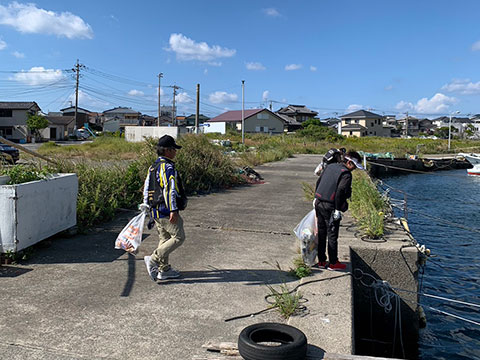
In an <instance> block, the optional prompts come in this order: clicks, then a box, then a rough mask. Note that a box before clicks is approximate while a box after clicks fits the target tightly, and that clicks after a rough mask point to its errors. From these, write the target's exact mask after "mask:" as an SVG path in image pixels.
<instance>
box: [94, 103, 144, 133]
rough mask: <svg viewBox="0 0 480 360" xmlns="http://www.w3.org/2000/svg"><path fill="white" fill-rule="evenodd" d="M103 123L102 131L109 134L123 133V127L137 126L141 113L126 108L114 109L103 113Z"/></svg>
mask: <svg viewBox="0 0 480 360" xmlns="http://www.w3.org/2000/svg"><path fill="white" fill-rule="evenodd" d="M103 116H104V117H105V122H104V124H103V130H104V131H109V132H116V131H124V130H125V126H138V125H141V124H140V116H141V113H139V112H138V111H135V110H132V108H128V107H116V108H113V109H109V110H105V111H104V112H103Z"/></svg>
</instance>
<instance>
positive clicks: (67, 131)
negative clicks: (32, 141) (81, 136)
mask: <svg viewBox="0 0 480 360" xmlns="http://www.w3.org/2000/svg"><path fill="white" fill-rule="evenodd" d="M45 118H46V119H47V120H48V127H47V128H46V129H43V130H42V131H41V136H42V138H44V139H50V140H65V139H68V137H69V136H70V135H73V134H74V132H75V116H66V115H65V116H63V115H61V114H60V115H58V113H48V114H47V116H45Z"/></svg>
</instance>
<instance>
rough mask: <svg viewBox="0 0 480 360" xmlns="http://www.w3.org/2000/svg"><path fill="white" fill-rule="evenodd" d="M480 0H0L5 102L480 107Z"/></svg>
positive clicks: (425, 109) (153, 108)
mask: <svg viewBox="0 0 480 360" xmlns="http://www.w3.org/2000/svg"><path fill="white" fill-rule="evenodd" d="M479 14H480V1H476V0H461V1H444V0H440V1H418V0H416V1H410V0H404V1H393V0H392V1H385V0H382V1H380V0H379V1H359V0H350V1H341V0H337V1H335V0H328V1H324V0H316V1H313V0H311V1H307V0H305V1H302V0H297V1H281V0H277V1H261V0H257V1H253V0H244V1H230V0H222V1H220V0H214V1H209V0H205V1H198V0H192V1H191V0H184V1H163V0H144V1H136V2H131V1H129V2H120V1H110V0H101V1H95V2H93V1H83V2H78V1H75V2H74V1H66V0H62V1H59V0H46V1H36V2H23V1H20V0H19V1H16V2H15V1H2V0H0V101H37V103H38V104H39V105H40V107H41V108H42V110H43V111H45V112H47V111H58V110H59V109H60V108H62V107H65V106H68V105H69V104H70V103H69V101H70V100H74V95H73V94H74V87H75V81H74V77H73V73H72V72H71V71H68V70H69V69H72V68H73V66H74V64H75V62H76V59H79V61H80V63H81V64H83V65H84V66H85V68H83V69H82V70H81V78H80V93H79V98H80V100H79V106H81V107H83V108H86V109H89V110H92V111H103V110H107V109H110V108H112V107H115V106H128V107H132V108H133V109H135V110H138V111H141V112H143V113H148V114H152V115H156V112H157V87H158V77H157V75H158V74H159V73H160V72H161V73H163V78H162V82H161V85H162V87H161V103H162V105H171V103H172V97H173V96H172V88H171V87H169V86H173V85H176V86H179V87H180V89H179V90H178V95H177V98H176V100H177V105H178V114H179V115H182V114H187V115H188V114H191V113H193V112H194V111H195V89H196V84H197V83H198V84H200V92H201V105H200V111H201V112H202V113H204V114H206V115H208V116H215V115H218V114H219V113H222V112H223V111H225V110H235V109H241V100H242V91H241V81H242V80H245V108H258V107H262V106H269V105H270V102H272V106H273V110H277V109H278V108H280V107H281V106H284V105H285V104H304V105H307V106H308V107H309V108H311V109H314V110H316V111H318V112H319V116H320V117H321V118H325V117H329V116H334V115H335V113H338V114H344V113H346V112H349V111H351V110H357V109H360V108H363V109H370V110H371V111H373V112H377V113H379V114H382V113H384V114H397V115H401V114H403V113H405V112H406V111H409V113H410V114H412V115H417V116H419V117H430V118H432V117H437V116H439V115H448V114H449V113H452V112H454V111H460V112H461V113H462V114H464V115H466V114H469V113H470V114H477V113H480V102H479V101H478V100H479V98H480V66H479V65H480V27H479V26H478V25H477V24H478V15H479Z"/></svg>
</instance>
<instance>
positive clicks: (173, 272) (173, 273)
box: [157, 267, 180, 280]
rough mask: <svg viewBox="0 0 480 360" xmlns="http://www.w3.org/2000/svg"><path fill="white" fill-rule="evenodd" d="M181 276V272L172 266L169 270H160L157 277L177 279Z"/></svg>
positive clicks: (159, 278)
mask: <svg viewBox="0 0 480 360" xmlns="http://www.w3.org/2000/svg"><path fill="white" fill-rule="evenodd" d="M179 276H180V272H179V271H178V270H175V269H174V268H172V267H171V268H170V269H168V270H167V271H160V272H159V273H158V275H157V279H158V280H166V279H175V278H178V277H179Z"/></svg>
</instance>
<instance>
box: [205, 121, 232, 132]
mask: <svg viewBox="0 0 480 360" xmlns="http://www.w3.org/2000/svg"><path fill="white" fill-rule="evenodd" d="M200 129H202V132H203V133H205V134H208V133H220V134H225V133H226V130H227V123H226V122H225V121H222V122H211V123H205V124H204V126H201V127H200Z"/></svg>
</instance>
